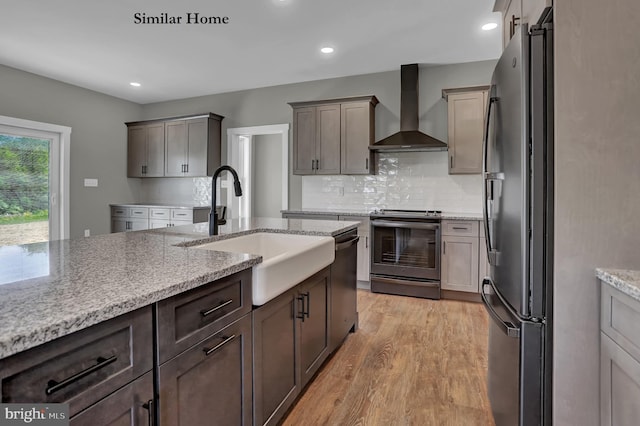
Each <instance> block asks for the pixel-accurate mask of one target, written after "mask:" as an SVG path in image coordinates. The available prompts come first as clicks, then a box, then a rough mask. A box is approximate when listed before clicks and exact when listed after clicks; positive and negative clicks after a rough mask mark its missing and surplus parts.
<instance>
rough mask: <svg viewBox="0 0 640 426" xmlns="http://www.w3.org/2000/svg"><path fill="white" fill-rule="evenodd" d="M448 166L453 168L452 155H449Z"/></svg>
mask: <svg viewBox="0 0 640 426" xmlns="http://www.w3.org/2000/svg"><path fill="white" fill-rule="evenodd" d="M449 168H450V169H453V155H452V156H451V157H449Z"/></svg>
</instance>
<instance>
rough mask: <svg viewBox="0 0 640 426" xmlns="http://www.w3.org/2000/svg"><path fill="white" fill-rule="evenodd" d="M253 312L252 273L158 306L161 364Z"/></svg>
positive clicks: (223, 280) (239, 273) (247, 272)
mask: <svg viewBox="0 0 640 426" xmlns="http://www.w3.org/2000/svg"><path fill="white" fill-rule="evenodd" d="M250 311H251V269H246V270H244V271H241V272H238V273H236V274H233V275H230V276H228V277H225V278H222V279H220V280H217V281H214V282H212V283H210V284H207V285H204V286H202V287H198V288H195V289H193V290H190V291H188V292H185V293H182V294H179V295H177V296H174V297H172V298H170V299H165V300H162V301H160V302H158V346H159V351H158V353H159V358H160V362H161V363H162V362H164V361H166V360H168V359H170V358H171V357H173V356H175V355H177V354H178V353H180V352H182V351H184V350H186V349H187V348H189V347H191V346H192V345H193V344H195V343H196V342H198V341H200V340H202V339H203V338H205V337H206V336H208V335H210V334H211V333H214V332H216V331H217V330H219V329H220V328H222V327H224V326H226V325H228V324H230V323H231V322H233V321H235V320H236V319H238V318H240V317H241V316H243V315H245V314H247V313H249V312H250Z"/></svg>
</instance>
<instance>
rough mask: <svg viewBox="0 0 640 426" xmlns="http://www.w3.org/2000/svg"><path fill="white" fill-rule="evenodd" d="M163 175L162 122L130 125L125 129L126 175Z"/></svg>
mask: <svg viewBox="0 0 640 426" xmlns="http://www.w3.org/2000/svg"><path fill="white" fill-rule="evenodd" d="M163 175H164V124H163V123H151V124H140V125H132V126H129V127H128V129H127V176H128V177H158V176H163Z"/></svg>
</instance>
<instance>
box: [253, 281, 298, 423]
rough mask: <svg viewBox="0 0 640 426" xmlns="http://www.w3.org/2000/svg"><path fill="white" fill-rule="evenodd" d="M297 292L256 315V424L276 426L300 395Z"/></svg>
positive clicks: (282, 298) (254, 361) (255, 311)
mask: <svg viewBox="0 0 640 426" xmlns="http://www.w3.org/2000/svg"><path fill="white" fill-rule="evenodd" d="M299 309H300V306H299V303H298V300H297V298H296V291H295V290H289V291H287V292H285V293H283V294H281V295H280V296H278V297H276V298H275V299H273V300H271V301H269V302H268V303H266V304H264V305H262V306H259V307H257V308H256V309H254V311H253V330H254V331H253V339H254V343H253V348H254V355H253V365H254V377H253V380H254V382H253V393H254V407H253V410H254V414H253V415H254V419H255V420H254V424H255V425H276V424H278V422H279V421H280V419H282V417H283V416H284V414H285V413H286V412H287V410H288V409H289V407H290V406H291V405H292V404H293V402H294V401H295V399H296V397H297V396H298V394H299V393H300V390H301V385H300V368H299V366H300V347H299V345H298V343H297V342H298V339H299V333H300V330H299V328H298V325H297V321H296V313H297V312H298V311H299Z"/></svg>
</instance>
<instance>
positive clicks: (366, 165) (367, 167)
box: [364, 158, 369, 170]
mask: <svg viewBox="0 0 640 426" xmlns="http://www.w3.org/2000/svg"><path fill="white" fill-rule="evenodd" d="M364 168H365V169H367V170H369V159H368V158H365V159H364Z"/></svg>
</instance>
